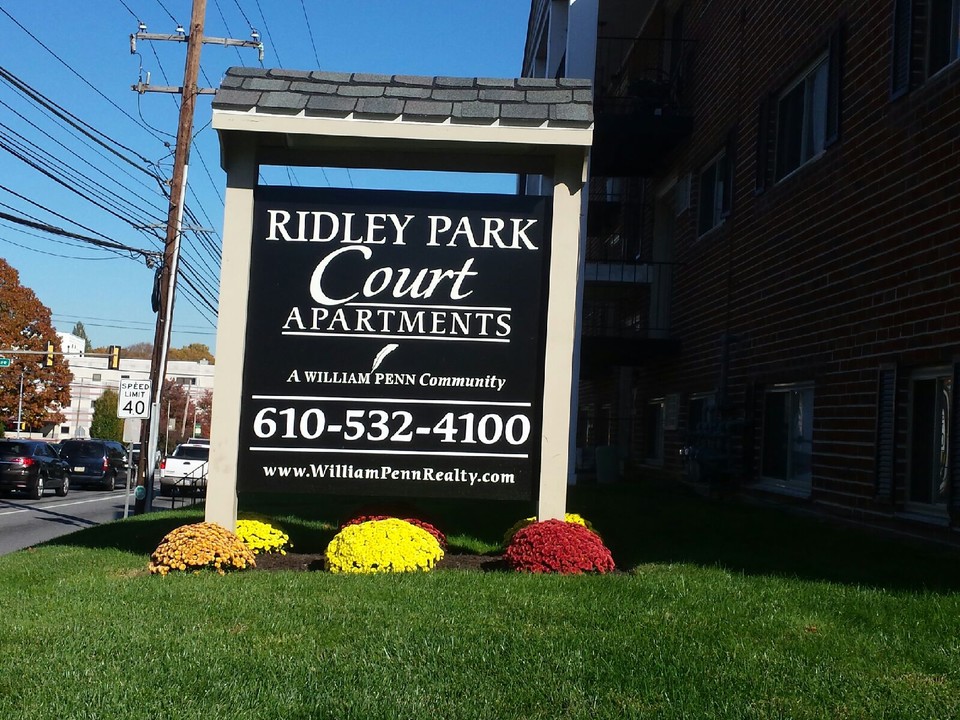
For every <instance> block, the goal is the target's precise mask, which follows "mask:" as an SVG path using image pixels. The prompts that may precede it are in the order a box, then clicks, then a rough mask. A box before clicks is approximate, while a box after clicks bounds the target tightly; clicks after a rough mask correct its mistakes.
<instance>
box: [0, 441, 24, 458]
mask: <svg viewBox="0 0 960 720" xmlns="http://www.w3.org/2000/svg"><path fill="white" fill-rule="evenodd" d="M29 454H30V446H29V445H24V444H23V443H18V442H0V455H6V456H9V455H29Z"/></svg>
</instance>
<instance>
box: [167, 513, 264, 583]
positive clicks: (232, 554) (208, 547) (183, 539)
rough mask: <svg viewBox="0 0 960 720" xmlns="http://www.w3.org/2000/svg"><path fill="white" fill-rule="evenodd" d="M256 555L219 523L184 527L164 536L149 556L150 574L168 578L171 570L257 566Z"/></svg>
mask: <svg viewBox="0 0 960 720" xmlns="http://www.w3.org/2000/svg"><path fill="white" fill-rule="evenodd" d="M256 564H257V562H256V560H255V559H254V557H253V552H251V550H250V549H249V548H248V547H247V546H246V545H244V544H243V541H242V540H240V538H238V537H237V536H236V535H234V534H233V533H232V532H230V531H229V530H227V529H226V528H225V527H222V526H220V525H217V524H216V523H209V522H202V523H194V524H193V525H181V526H180V527H178V528H176V529H175V530H171V531H170V532H168V533H167V534H166V535H164V537H163V540H161V541H160V544H159V545H158V546H157V549H156V550H154V551H153V554H152V555H151V556H150V566H149V567H150V572H151V573H154V574H156V575H166V574H167V573H169V572H170V571H171V570H192V571H197V572H199V571H200V570H203V569H210V570H216V571H217V572H218V573H220V574H221V575H223V574H225V572H226V571H227V570H244V569H246V568H252V567H256Z"/></svg>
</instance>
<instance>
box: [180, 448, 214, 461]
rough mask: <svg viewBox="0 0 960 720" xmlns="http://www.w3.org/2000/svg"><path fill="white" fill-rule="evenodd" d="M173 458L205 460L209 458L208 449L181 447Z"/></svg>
mask: <svg viewBox="0 0 960 720" xmlns="http://www.w3.org/2000/svg"><path fill="white" fill-rule="evenodd" d="M173 456H174V457H178V458H184V459H186V460H206V459H208V458H209V457H210V448H208V447H207V446H206V445H181V446H180V447H178V448H177V449H176V451H174V453H173Z"/></svg>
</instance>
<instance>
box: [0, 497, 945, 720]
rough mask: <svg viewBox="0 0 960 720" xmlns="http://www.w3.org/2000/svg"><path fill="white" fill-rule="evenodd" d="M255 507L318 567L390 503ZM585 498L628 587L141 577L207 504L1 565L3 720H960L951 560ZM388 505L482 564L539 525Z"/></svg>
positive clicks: (745, 520)
mask: <svg viewBox="0 0 960 720" xmlns="http://www.w3.org/2000/svg"><path fill="white" fill-rule="evenodd" d="M243 500H244V502H242V505H241V511H243V510H244V509H245V507H246V509H254V508H255V509H256V510H257V512H258V513H260V514H266V515H268V516H270V517H274V518H281V519H282V522H280V523H279V524H282V525H283V527H284V529H285V530H287V531H288V532H289V533H290V534H291V536H292V538H293V541H294V543H295V544H296V545H297V549H299V550H303V551H320V550H322V548H323V545H324V544H325V543H326V541H328V540H329V538H330V537H331V536H332V534H333V532H334V531H335V528H336V525H337V524H338V523H339V522H340V521H342V520H344V519H346V518H347V517H348V516H350V515H351V514H353V513H355V512H362V511H368V510H370V511H377V510H382V509H388V508H374V507H370V506H367V505H365V504H364V503H363V502H361V501H356V500H351V499H349V498H327V497H324V498H314V499H311V503H315V504H313V505H312V506H311V507H304V506H305V505H306V503H304V502H303V498H299V499H293V500H290V499H281V500H276V499H274V500H270V501H269V502H266V499H264V498H259V499H253V498H245V499H243ZM570 505H571V507H570V509H571V511H573V512H579V513H581V514H582V515H584V516H585V517H587V518H588V519H590V520H591V521H592V522H593V523H594V524H595V525H596V526H597V528H598V530H599V531H600V532H601V533H602V534H603V536H604V538H605V539H606V540H607V542H608V545H610V547H611V549H612V550H613V552H614V557H615V558H616V559H617V561H618V563H619V564H620V566H621V567H622V568H626V569H628V570H629V572H625V573H620V574H616V575H611V576H590V577H556V576H526V575H519V574H516V575H515V574H509V573H468V572H436V573H424V574H417V575H398V576H374V577H343V576H335V575H330V574H327V573H291V572H280V573H256V572H254V573H237V574H232V575H228V576H226V577H219V576H216V575H213V574H206V573H204V574H200V575H171V576H170V577H167V578H162V579H161V578H159V577H151V576H149V575H147V574H146V572H145V566H146V562H147V555H148V554H149V552H150V551H151V550H152V549H153V548H154V547H155V546H156V544H157V543H158V542H159V539H160V537H162V535H163V534H164V533H165V532H166V531H168V530H169V529H172V528H173V527H176V526H177V525H180V524H183V523H185V522H192V521H195V520H197V519H199V518H200V514H199V511H198V510H195V509H194V510H178V511H176V512H168V513H157V514H153V515H149V516H144V517H137V518H132V519H130V520H128V521H124V522H119V523H114V524H111V525H107V526H100V527H96V528H91V529H88V530H83V531H80V532H78V533H74V534H72V535H69V536H66V537H64V538H61V539H60V540H58V541H56V542H54V543H49V544H47V545H44V546H41V547H37V548H33V549H29V550H26V551H22V552H19V553H14V554H12V555H9V556H6V557H3V558H0V613H2V621H0V718H24V719H29V718H51V717H56V718H91V719H92V718H107V717H120V718H158V717H163V718H210V717H215V718H217V719H218V720H230V719H233V718H244V719H246V718H250V719H251V720H252V719H254V718H256V719H258V720H259V719H261V718H285V719H288V718H408V717H431V718H433V717H437V718H498V719H499V718H560V717H563V718H630V717H651V718H738V719H740V718H871V719H874V718H911V719H913V718H938V719H941V718H949V717H960V562H958V561H960V553H958V552H957V551H954V550H950V549H946V548H939V547H936V546H930V545H921V544H917V543H913V542H906V541H900V540H892V539H889V538H884V537H879V536H877V535H871V534H866V533H863V532H859V531H855V530H851V529H846V528H838V527H835V526H832V525H829V524H826V523H823V522H818V521H816V520H812V519H809V518H803V517H796V516H792V515H788V514H784V513H782V512H779V511H775V510H770V509H766V508H760V507H748V506H743V505H738V504H734V503H724V502H711V501H706V500H704V499H701V498H699V497H696V496H692V495H688V494H685V493H683V492H679V491H677V490H676V489H675V488H665V487H654V486H645V485H631V486H611V487H606V486H603V487H583V488H576V489H573V492H572V493H571V502H570ZM395 509H397V510H400V511H401V513H403V512H404V511H407V512H409V514H410V515H416V516H418V517H422V518H423V519H425V520H429V521H431V522H434V524H436V525H437V526H438V527H440V528H441V529H443V530H445V531H447V532H448V534H449V536H450V538H451V546H452V547H453V548H454V551H458V550H459V551H469V552H477V551H480V552H491V551H493V549H494V548H495V547H496V544H497V542H498V540H499V537H500V535H502V533H503V531H504V530H505V529H506V528H507V527H509V526H510V525H511V524H513V522H514V521H515V520H517V519H518V518H519V517H523V516H524V515H525V514H527V515H529V514H530V512H529V508H528V507H525V506H523V505H518V506H515V507H514V506H500V505H491V506H489V507H485V508H484V510H485V512H477V510H476V508H475V507H472V506H467V505H458V504H456V503H440V502H435V503H420V504H418V506H416V507H411V506H405V507H402V508H395ZM410 511H415V512H410Z"/></svg>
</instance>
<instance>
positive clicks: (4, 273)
mask: <svg viewBox="0 0 960 720" xmlns="http://www.w3.org/2000/svg"><path fill="white" fill-rule="evenodd" d="M48 341H49V342H52V343H53V350H54V353H56V354H55V355H54V358H53V366H52V367H46V364H45V363H46V350H47V342H48ZM17 350H21V351H23V350H32V351H36V352H37V354H21V353H17V352H16V351H17ZM59 353H60V338H59V336H58V335H57V333H56V331H55V330H54V329H53V324H52V323H51V321H50V309H49V308H48V307H46V306H45V305H44V304H43V303H41V302H40V300H39V299H38V298H37V296H36V294H35V293H34V292H33V290H31V289H30V288H26V287H23V286H22V285H21V284H20V273H18V272H17V271H16V270H15V269H14V268H13V267H11V266H10V264H9V263H7V261H6V260H4V259H2V258H0V356H4V357H8V358H10V360H11V364H10V366H9V367H5V368H0V427H2V425H3V424H6V426H7V427H8V428H10V429H16V423H17V414H18V411H21V412H22V415H21V418H22V421H23V423H24V428H25V429H26V430H30V431H34V432H41V431H43V430H44V429H45V428H46V427H48V426H50V425H53V424H59V423H62V422H63V421H64V416H63V413H62V412H61V410H62V409H63V408H64V407H65V406H67V405H69V404H70V377H71V375H70V370H69V369H68V368H67V366H66V364H65V363H64V361H63V356H62V355H60V354H59ZM21 375H22V376H23V403H22V410H21V406H20V378H21Z"/></svg>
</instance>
